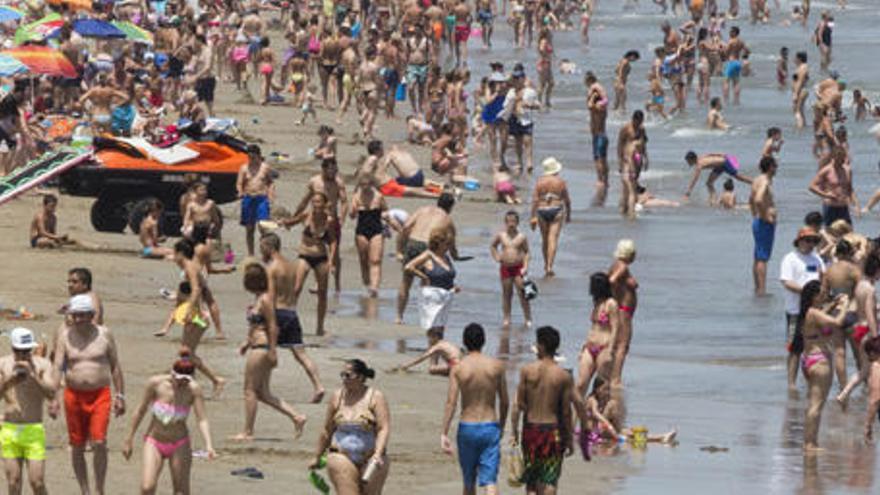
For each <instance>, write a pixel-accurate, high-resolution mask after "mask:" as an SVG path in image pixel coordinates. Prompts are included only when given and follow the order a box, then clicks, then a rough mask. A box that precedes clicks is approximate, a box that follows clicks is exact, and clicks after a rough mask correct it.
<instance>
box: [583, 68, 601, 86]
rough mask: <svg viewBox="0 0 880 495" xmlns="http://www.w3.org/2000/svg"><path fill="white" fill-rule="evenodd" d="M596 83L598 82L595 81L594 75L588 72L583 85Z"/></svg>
mask: <svg viewBox="0 0 880 495" xmlns="http://www.w3.org/2000/svg"><path fill="white" fill-rule="evenodd" d="M596 81H598V79H596V74H593V71H588V72H587V75H585V76H584V84H586V85H587V86H589V85H591V84H593V83H594V82H596Z"/></svg>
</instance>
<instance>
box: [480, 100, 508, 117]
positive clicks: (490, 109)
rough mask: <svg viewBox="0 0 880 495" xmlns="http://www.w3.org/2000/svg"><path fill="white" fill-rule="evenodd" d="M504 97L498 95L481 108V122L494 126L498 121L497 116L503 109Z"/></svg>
mask: <svg viewBox="0 0 880 495" xmlns="http://www.w3.org/2000/svg"><path fill="white" fill-rule="evenodd" d="M505 97H506V95H498V96H496V97H495V99H494V100H492V101H490V102H489V103H488V104H487V105H486V106H484V107H483V115H482V117H483V122H485V123H487V124H494V123H495V122H497V121H498V114H499V113H501V110H502V109H503V108H504V99H505Z"/></svg>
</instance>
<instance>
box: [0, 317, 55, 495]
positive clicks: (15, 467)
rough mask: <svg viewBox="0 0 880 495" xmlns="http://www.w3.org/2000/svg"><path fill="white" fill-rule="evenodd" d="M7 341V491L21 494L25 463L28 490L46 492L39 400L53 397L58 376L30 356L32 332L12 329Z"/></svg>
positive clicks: (2, 433) (2, 436) (1, 383)
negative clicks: (10, 347)
mask: <svg viewBox="0 0 880 495" xmlns="http://www.w3.org/2000/svg"><path fill="white" fill-rule="evenodd" d="M9 340H10V344H11V346H12V354H11V355H9V356H3V357H2V358H0V397H3V400H4V401H5V402H6V408H5V410H4V415H3V424H2V426H0V442H2V457H3V462H4V464H5V470H6V483H7V486H8V487H9V491H8V493H9V494H10V495H21V493H22V470H23V467H24V464H25V463H27V469H28V480H29V481H30V485H31V491H32V492H33V493H34V495H46V493H48V491H47V490H46V485H45V481H44V472H45V471H44V470H45V460H46V431H45V429H44V427H43V403H44V402H45V401H47V400H49V399H52V398H53V397H55V393H56V391H57V390H58V378H57V375H56V374H55V370H54V369H53V368H52V363H51V362H49V360H48V359H46V358H44V357H41V356H36V355H34V352H33V351H34V349H35V348H36V347H37V346H38V344H37V341H36V339H35V338H34V334H33V332H31V331H30V330H28V329H26V328H14V329H12V330H11V331H10V332H9Z"/></svg>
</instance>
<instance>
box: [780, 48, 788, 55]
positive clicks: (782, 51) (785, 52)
mask: <svg viewBox="0 0 880 495" xmlns="http://www.w3.org/2000/svg"><path fill="white" fill-rule="evenodd" d="M779 54H780V55H786V56H787V55H788V47H787V46H783V47H782V48H780V49H779Z"/></svg>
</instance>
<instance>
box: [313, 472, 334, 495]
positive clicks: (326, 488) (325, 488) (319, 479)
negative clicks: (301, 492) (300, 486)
mask: <svg viewBox="0 0 880 495" xmlns="http://www.w3.org/2000/svg"><path fill="white" fill-rule="evenodd" d="M309 482H311V484H312V486H314V487H315V488H316V489H317V490H318V491H319V492H321V493H324V494H327V493H330V485H329V484H328V483H327V480H325V479H324V477H323V476H321V475H320V474H318V472H317V471H315V470H312V471H309Z"/></svg>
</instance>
